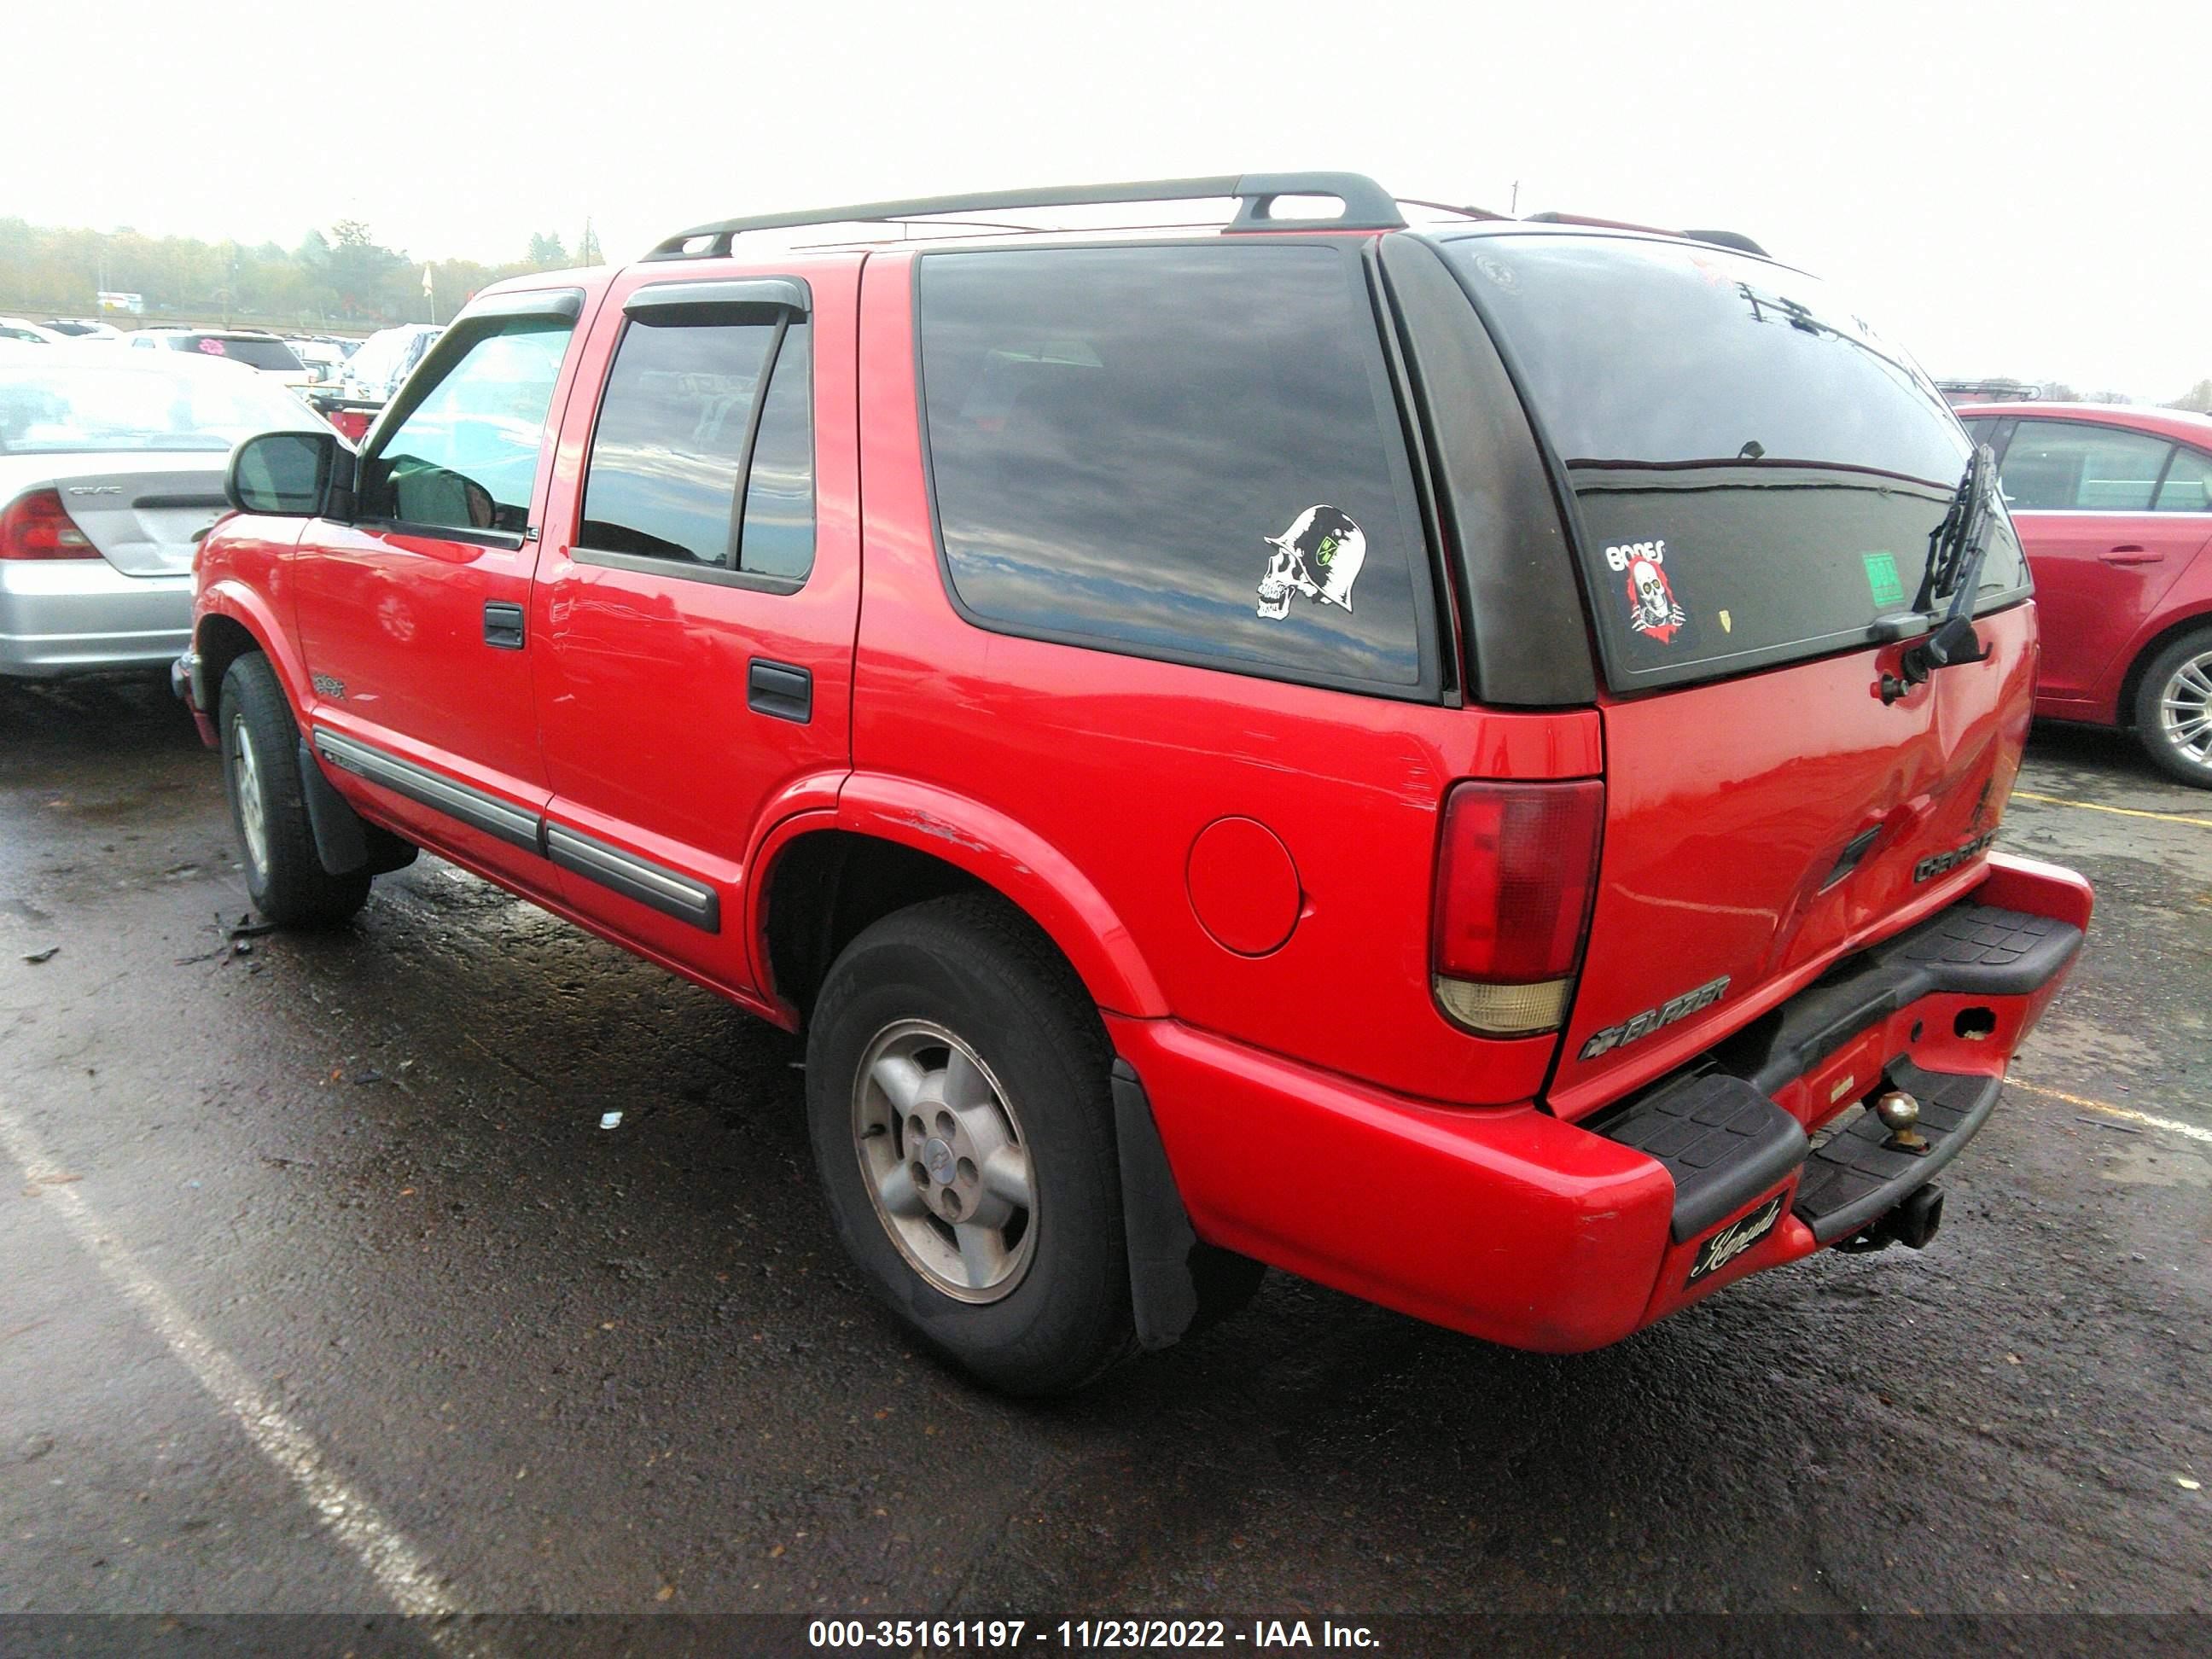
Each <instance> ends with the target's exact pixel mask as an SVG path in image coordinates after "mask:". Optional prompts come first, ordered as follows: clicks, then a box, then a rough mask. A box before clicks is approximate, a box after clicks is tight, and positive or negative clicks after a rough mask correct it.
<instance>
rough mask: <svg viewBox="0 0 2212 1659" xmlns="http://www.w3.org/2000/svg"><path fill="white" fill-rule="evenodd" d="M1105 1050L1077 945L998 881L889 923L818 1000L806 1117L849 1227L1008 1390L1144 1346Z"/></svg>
mask: <svg viewBox="0 0 2212 1659" xmlns="http://www.w3.org/2000/svg"><path fill="white" fill-rule="evenodd" d="M956 1050H957V1051H960V1054H961V1057H960V1058H956ZM1108 1066H1109V1050H1108V1048H1107V1042H1106V1036H1105V1031H1104V1030H1103V1027H1102V1026H1101V1025H1100V1024H1099V1021H1098V1014H1097V1009H1096V1008H1095V1007H1094V1006H1092V1005H1091V1002H1090V1000H1088V999H1087V998H1086V997H1085V994H1084V993H1083V988H1082V986H1081V984H1080V982H1079V981H1078V980H1077V979H1076V977H1075V975H1074V974H1073V972H1072V971H1071V970H1070V969H1068V967H1067V965H1066V962H1065V961H1064V960H1062V959H1061V957H1060V955H1059V953H1058V952H1057V951H1054V949H1053V947H1052V945H1051V944H1050V942H1049V941H1048V940H1047V939H1045V938H1044V936H1043V935H1042V933H1039V932H1038V931H1037V930H1036V927H1034V926H1033V925H1032V924H1031V923H1030V921H1028V920H1027V919H1026V918H1025V917H1023V916H1022V915H1019V914H1018V912H1016V911H1014V910H1012V908H1010V907H1008V906H1007V905H1006V904H1005V903H1004V902H1000V901H999V900H996V899H994V898H990V897H987V896H979V895H965V894H963V895H959V896H953V897H950V898H943V899H934V900H932V901H930V902H927V903H925V904H918V905H915V906H914V907H913V908H910V909H906V910H902V911H899V912H897V913H896V914H895V915H890V916H887V917H885V918H884V920H882V921H878V922H877V923H876V924H875V925H874V926H872V927H869V928H868V929H866V931H865V932H863V933H861V934H860V936H859V937H858V938H857V939H854V941H853V942H852V943H851V944H850V945H848V946H847V947H846V948H845V951H844V952H843V954H842V955H841V956H840V957H838V958H837V960H836V963H834V964H833V965H832V966H831V968H830V969H829V975H828V977H827V978H826V979H825V980H824V981H823V987H822V993H821V995H820V997H819V998H818V999H817V1001H816V1004H815V1010H814V1017H813V1019H812V1022H811V1026H810V1029H809V1030H808V1033H807V1042H806V1103H807V1116H808V1121H809V1128H810V1133H811V1138H812V1140H813V1145H814V1159H815V1165H816V1168H817V1170H818V1171H819V1172H820V1175H821V1177H822V1185H823V1192H824V1194H825V1195H826V1196H827V1198H828V1200H829V1212H830V1216H831V1218H832V1219H833V1220H834V1221H835V1223H836V1229H837V1236H838V1239H839V1241H840V1242H841V1243H842V1244H843V1246H844V1248H845V1250H846V1253H847V1254H848V1255H850V1256H851V1258H852V1260H853V1261H854V1264H855V1265H856V1266H857V1267H859V1268H860V1271H861V1273H863V1274H864V1275H866V1279H867V1280H868V1284H869V1286H870V1288H871V1289H872V1290H873V1291H875V1292H876V1294H877V1295H878V1296H879V1297H882V1298H883V1300H884V1302H885V1303H886V1304H889V1306H890V1309H891V1310H892V1311H893V1312H895V1313H896V1314H897V1315H898V1316H899V1317H900V1318H902V1320H904V1321H905V1322H906V1323H907V1324H908V1325H909V1326H910V1327H912V1328H913V1329H914V1331H915V1334H917V1335H918V1336H919V1337H920V1338H921V1340H923V1341H924V1342H926V1343H927V1344H928V1345H929V1346H931V1347H933V1348H934V1349H936V1350H937V1351H938V1352H939V1353H941V1354H943V1355H945V1357H946V1358H949V1359H951V1361H953V1362H954V1363H955V1364H958V1365H960V1366H962V1367H963V1368H964V1369H965V1370H968V1371H969V1372H970V1373H972V1374H973V1375H974V1376H977V1377H979V1378H981V1380H982V1381H983V1382H985V1383H989V1384H991V1385H992V1386H994V1387H995V1388H998V1389H1004V1390H1006V1392H1008V1393H1010V1394H1019V1395H1054V1394H1065V1393H1067V1392H1069V1391H1070V1390H1073V1389H1079V1388H1080V1387H1082V1386H1083V1385H1084V1384H1085V1383H1089V1382H1091V1380H1092V1379H1094V1378H1095V1377H1097V1376H1099V1375H1100V1374H1101V1373H1102V1372H1103V1371H1105V1370H1107V1369H1108V1368H1109V1367H1110V1366H1112V1365H1114V1364H1116V1363H1117V1362H1119V1361H1120V1360H1121V1359H1122V1358H1125V1357H1126V1356H1127V1355H1128V1354H1129V1353H1130V1352H1133V1350H1134V1347H1135V1340H1136V1339H1135V1329H1134V1326H1133V1322H1132V1317H1131V1314H1130V1301H1129V1277H1128V1260H1127V1245H1126V1243H1125V1242H1124V1234H1123V1230H1122V1223H1121V1171H1120V1166H1119V1164H1118V1162H1117V1158H1116V1154H1115V1141H1114V1130H1113V1124H1114V1111H1113V1101H1112V1096H1111V1093H1110V1091H1109V1071H1108ZM916 1108H919V1109H918V1110H917V1109H916ZM956 1112H957V1115H956ZM916 1122H920V1123H921V1127H922V1128H923V1130H924V1133H922V1134H921V1135H916V1134H915V1133H913V1131H912V1129H911V1127H909V1126H911V1125H913V1124H915V1123H916ZM1009 1147H1012V1148H1013V1149H1014V1150H1013V1151H1012V1152H1009V1151H1008V1150H1007V1148H1009ZM917 1176H919V1177H920V1178H919V1179H917V1178H916V1177H917ZM945 1206H950V1207H945ZM962 1215H964V1216H966V1217H967V1218H968V1219H967V1220H965V1221H964V1222H963V1221H957V1220H954V1219H951V1217H955V1216H962ZM961 1229H965V1231H960V1230H961ZM971 1245H972V1246H973V1248H972V1249H971V1248H970V1246H971Z"/></svg>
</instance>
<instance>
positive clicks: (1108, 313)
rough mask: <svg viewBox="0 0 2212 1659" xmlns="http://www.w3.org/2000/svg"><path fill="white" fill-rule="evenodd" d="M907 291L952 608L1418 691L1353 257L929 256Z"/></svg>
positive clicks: (1272, 250)
mask: <svg viewBox="0 0 2212 1659" xmlns="http://www.w3.org/2000/svg"><path fill="white" fill-rule="evenodd" d="M919 281H920V296H921V367H922V381H923V388H924V399H925V403H926V406H927V417H928V435H929V453H930V463H931V470H932V477H933V483H934V485H935V489H936V498H937V508H938V520H939V530H940V532H941V534H942V536H943V539H944V548H945V562H946V565H947V567H948V569H949V572H950V574H951V580H952V585H953V587H954V590H955V592H957V596H958V598H959V599H960V601H961V603H962V604H963V605H964V606H965V607H966V608H967V610H968V611H969V614H970V615H971V617H974V618H975V619H976V620H978V621H980V622H981V623H984V624H986V625H987V626H999V627H1003V628H1005V629H1006V630H1007V631H1010V632H1018V633H1025V634H1033V635H1039V636H1042V637H1045V638H1049V639H1060V640H1066V641H1071V642H1077V643H1085V644H1097V645H1101V646H1103V647H1107V648H1109V649H1115V650H1123V651H1127V652H1129V653H1133V654H1136V655H1147V656H1161V657H1167V658H1170V659H1176V660H1191V661H1197V662H1203V663H1206V664H1208V665H1220V666H1226V667H1238V668H1248V669H1250V670H1252V671H1257V672H1261V673H1266V674H1269V675H1272V676H1274V677H1277V678H1297V679H1308V680H1314V681H1316V682H1320V683H1324V684H1366V685H1375V686H1378V687H1401V688H1412V687H1414V686H1416V685H1419V684H1422V683H1423V681H1424V677H1425V664H1426V663H1427V661H1428V660H1429V658H1428V655H1427V653H1426V651H1425V645H1424V642H1423V641H1424V631H1425V630H1424V624H1423V620H1422V619H1423V617H1424V616H1425V605H1426V599H1425V586H1422V585H1424V584H1425V583H1426V581H1427V580H1428V577H1427V574H1426V571H1427V566H1426V559H1427V552H1426V548H1425V542H1424V540H1423V532H1422V529H1421V521H1420V518H1419V512H1418V509H1417V507H1416V506H1415V502H1414V497H1413V484H1412V479H1411V477H1410V475H1409V473H1408V471H1407V461H1406V457H1405V454H1404V447H1403V441H1402V439H1401V434H1400V429H1399V427H1398V422H1397V416H1396V412H1395V404H1394V403H1393V400H1392V397H1391V393H1390V389H1389V381H1388V380H1387V378H1386V374H1385V370H1384V367H1383V359H1382V354H1381V348H1380V345H1379V343H1378V341H1377V337H1376V324H1375V319H1374V313H1373V310H1372V307H1371V305H1370V301H1369V299H1368V296H1367V292H1366V288H1365V284H1364V278H1363V276H1362V273H1361V270H1360V267H1359V263H1358V258H1357V257H1356V256H1355V255H1354V254H1353V253H1352V252H1351V251H1350V250H1347V249H1344V248H1340V247H1328V246H1312V245H1310V244H1305V245H1292V244H1277V245H1274V246H1259V245H1246V246H1221V245H1218V244H1210V245H1207V246H1152V247H1142V248H1127V247H1124V248H1062V249H1054V250H1039V251H1024V252H981V253H957V254H954V253H948V254H932V255H927V256H925V257H924V258H922V259H921V275H920V278H919Z"/></svg>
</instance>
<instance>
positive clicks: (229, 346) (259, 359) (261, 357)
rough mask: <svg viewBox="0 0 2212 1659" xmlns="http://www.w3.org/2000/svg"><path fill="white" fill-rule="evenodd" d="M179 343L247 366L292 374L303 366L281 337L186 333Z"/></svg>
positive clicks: (182, 347) (202, 352)
mask: <svg viewBox="0 0 2212 1659" xmlns="http://www.w3.org/2000/svg"><path fill="white" fill-rule="evenodd" d="M179 349H182V350H185V351H197V352H199V353H201V354H202V355H203V356H209V357H226V358H228V359H229V360H230V361H231V362H234V363H244V364H245V365H246V367H247V368H274V369H278V370H281V371H283V372H284V373H287V374H289V373H291V372H292V371H294V370H295V369H297V368H300V367H301V363H300V360H299V358H298V357H296V356H294V355H293V352H292V348H291V347H289V346H288V345H286V344H285V343H283V341H282V340H264V339H260V338H258V337H252V336H247V337H240V336H238V335H235V334H187V335H185V337H183V339H182V340H181V341H179Z"/></svg>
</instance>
